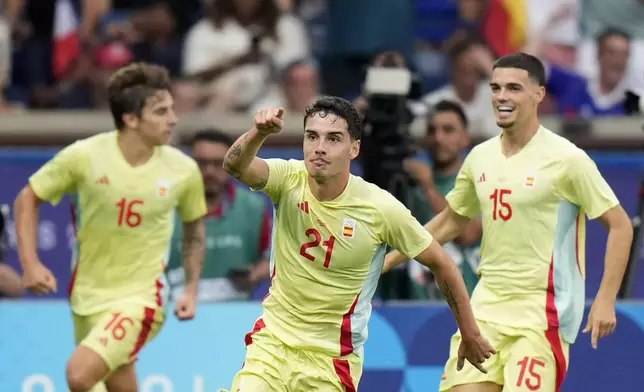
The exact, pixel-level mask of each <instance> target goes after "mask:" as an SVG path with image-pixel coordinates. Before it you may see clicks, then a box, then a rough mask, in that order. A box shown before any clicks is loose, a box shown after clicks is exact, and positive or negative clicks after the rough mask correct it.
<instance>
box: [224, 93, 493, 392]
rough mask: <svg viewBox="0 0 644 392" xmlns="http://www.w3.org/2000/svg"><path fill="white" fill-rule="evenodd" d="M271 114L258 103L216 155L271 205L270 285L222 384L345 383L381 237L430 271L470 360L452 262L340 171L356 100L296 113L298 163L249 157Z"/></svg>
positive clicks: (296, 388)
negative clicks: (300, 116) (299, 117)
mask: <svg viewBox="0 0 644 392" xmlns="http://www.w3.org/2000/svg"><path fill="white" fill-rule="evenodd" d="M282 115H283V109H269V110H261V111H259V112H258V113H257V115H256V117H255V124H254V127H253V128H252V129H251V130H250V131H249V132H247V133H245V134H244V135H242V136H241V137H240V138H239V139H238V140H237V141H236V142H235V144H234V145H233V146H232V147H231V148H230V149H229V150H228V153H227V154H226V157H225V159H224V168H225V169H226V170H227V171H228V172H229V173H230V174H232V175H233V176H235V177H236V178H238V179H239V180H241V181H242V182H243V183H245V184H247V185H249V186H250V187H251V188H253V189H256V190H262V191H263V192H265V193H266V194H268V195H269V196H270V198H271V199H272V201H273V203H274V204H275V210H276V212H275V223H274V235H273V246H272V255H271V260H270V270H271V276H272V285H271V288H270V293H269V294H268V296H267V297H266V298H265V300H264V302H263V307H264V313H263V316H262V317H261V318H260V319H258V320H257V322H256V323H255V327H254V328H253V330H252V332H251V333H249V334H248V335H247V336H246V344H247V355H246V362H245V364H244V368H243V369H242V370H241V371H240V372H239V373H238V374H237V376H236V377H235V380H234V381H233V388H232V391H235V392H269V391H270V392H280V391H282V392H286V391H289V392H310V391H325V392H333V391H342V392H344V391H356V389H357V387H358V382H359V380H360V376H361V374H362V363H363V360H362V357H363V345H364V342H365V340H366V338H367V323H368V321H369V317H370V314H371V304H370V301H371V298H372V296H373V294H374V291H375V290H376V284H377V282H378V278H379V276H380V273H381V270H382V266H383V263H384V256H385V251H386V246H387V244H391V245H394V246H396V247H398V248H400V249H401V250H403V252H405V254H407V255H408V256H410V257H415V258H416V259H417V260H419V261H420V262H421V263H423V264H425V265H427V266H429V267H430V268H431V269H432V270H433V271H434V273H435V274H436V276H437V279H438V281H439V282H440V285H441V287H442V289H443V291H444V293H445V296H446V299H447V302H448V303H449V304H450V306H451V308H452V311H453V312H454V315H455V317H456V320H457V322H458V324H459V326H460V327H461V328H463V329H464V332H463V335H464V337H463V340H462V343H463V345H462V346H461V351H460V352H459V360H460V361H461V362H462V361H464V360H465V359H467V360H468V361H470V362H471V363H473V364H474V365H475V366H477V367H479V368H480V365H479V363H480V362H482V361H483V360H484V359H485V358H486V357H488V356H490V355H491V354H492V350H491V349H490V347H489V345H488V343H487V341H485V340H484V339H481V337H480V335H479V330H478V327H477V325H476V323H475V322H474V319H473V315H472V314H471V310H470V305H469V298H468V294H467V291H466V288H465V285H464V283H463V279H462V278H461V276H460V273H459V271H458V269H457V268H456V266H455V265H454V263H453V261H452V260H451V259H450V258H449V256H448V255H447V253H446V252H445V251H444V250H443V249H442V248H441V246H440V245H438V244H437V243H436V242H435V241H432V237H431V235H429V233H428V232H427V231H426V230H424V229H423V227H422V226H421V225H420V223H418V221H416V220H415V219H414V218H413V217H412V216H411V214H410V212H409V210H407V209H406V208H405V207H404V206H403V205H402V204H401V203H400V202H399V201H398V200H396V199H395V198H394V197H393V196H392V195H391V194H389V193H387V192H386V191H384V190H382V189H380V188H378V187H377V186H375V185H373V184H370V183H368V182H366V181H364V180H363V179H361V178H359V177H355V176H352V175H351V173H350V171H349V169H350V163H351V160H352V159H355V158H356V157H357V156H358V152H359V150H360V136H361V134H362V121H361V119H360V116H359V114H358V113H357V112H356V110H355V108H354V107H353V106H352V105H351V103H349V102H348V101H346V100H344V99H342V98H336V97H324V98H321V99H319V100H318V101H316V102H315V103H314V104H313V105H312V106H310V107H309V108H308V109H307V111H306V113H305V116H304V146H303V147H304V161H299V160H289V161H285V160H281V159H266V160H264V159H261V158H258V157H257V156H256V154H257V151H258V150H259V148H260V146H261V145H262V143H263V142H264V140H265V139H266V138H267V137H268V136H269V135H271V134H274V133H277V132H279V131H280V129H281V128H282V125H283V120H282ZM481 369H482V368H481Z"/></svg>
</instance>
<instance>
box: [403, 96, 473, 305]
mask: <svg viewBox="0 0 644 392" xmlns="http://www.w3.org/2000/svg"><path fill="white" fill-rule="evenodd" d="M427 120H428V121H427V136H426V139H425V142H426V146H427V151H428V153H429V156H430V158H431V160H432V165H433V166H430V165H428V164H427V162H426V161H424V160H421V159H408V160H406V161H405V162H404V164H405V169H406V171H407V173H408V174H409V175H410V176H411V177H412V178H413V179H414V180H415V182H416V184H417V186H415V187H412V188H411V189H410V194H409V196H408V204H407V207H408V208H409V209H410V211H411V212H412V214H413V215H414V217H416V219H418V220H419V221H420V222H423V223H424V222H428V221H430V220H431V219H432V218H433V217H434V215H435V214H437V213H438V212H440V211H442V210H443V209H444V208H445V207H446V206H447V201H446V200H445V195H447V194H448V193H449V191H450V190H452V188H453V187H454V182H455V181H456V175H457V174H458V171H459V170H460V168H461V165H462V164H463V159H464V158H465V154H466V153H467V150H468V148H469V147H470V143H471V140H470V136H469V133H468V130H467V127H468V120H467V117H466V115H465V112H464V111H463V108H462V107H461V106H460V105H459V104H458V103H456V102H452V101H447V100H443V101H440V102H438V103H436V104H435V105H434V107H433V108H432V110H431V111H430V114H429V117H428V119H427ZM481 235H482V228H481V221H480V219H474V220H472V221H471V222H470V224H469V226H468V228H467V229H466V231H465V232H464V234H463V235H462V236H461V237H459V238H458V239H457V240H456V241H454V242H452V243H448V244H444V245H443V247H444V248H445V250H446V251H447V252H448V253H449V254H450V256H451V257H452V259H453V260H454V261H455V262H456V263H457V264H459V268H460V269H461V272H462V273H463V279H464V280H465V284H466V286H467V288H468V290H469V292H470V294H472V291H473V290H474V287H475V286H476V283H477V282H478V275H477V272H476V270H477V268H478V264H479V258H480V256H479V255H480V246H481ZM408 271H409V274H410V277H411V279H412V290H411V291H412V297H413V298H414V299H433V298H436V297H437V296H438V295H440V291H439V290H438V288H437V287H436V286H435V285H434V284H433V280H432V277H431V275H430V272H429V270H428V269H427V268H424V267H423V266H422V265H420V264H419V263H417V262H411V263H409V265H408Z"/></svg>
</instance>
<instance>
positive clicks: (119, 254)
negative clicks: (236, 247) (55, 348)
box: [29, 131, 206, 314]
mask: <svg viewBox="0 0 644 392" xmlns="http://www.w3.org/2000/svg"><path fill="white" fill-rule="evenodd" d="M29 183H30V185H31V187H32V188H33V190H34V192H35V193H36V195H37V196H38V197H39V198H40V199H42V200H47V201H49V202H51V203H52V204H54V205H56V204H58V202H59V201H60V199H61V197H62V196H63V195H64V194H66V193H67V194H72V195H74V198H75V199H76V201H77V202H76V203H75V206H74V209H73V214H72V215H73V216H72V219H73V220H74V223H75V225H76V229H77V250H76V252H75V255H74V261H73V274H72V280H71V283H70V296H71V299H70V300H71V306H72V310H73V311H74V312H75V313H77V314H91V313H94V312H97V311H101V310H104V309H107V308H109V307H110V306H111V305H113V304H114V303H116V302H134V303H140V304H142V305H145V306H155V305H156V306H160V305H162V304H163V303H164V301H165V292H166V290H164V289H165V288H166V287H167V284H166V283H165V282H164V279H165V278H164V275H163V270H164V268H165V264H166V258H167V253H168V250H169V246H170V237H171V235H172V224H173V216H174V215H173V214H174V211H175V208H177V207H178V210H179V213H180V215H181V217H182V219H183V220H184V221H185V222H191V221H194V220H197V219H199V218H201V217H202V216H203V215H205V213H206V202H205V195H204V190H203V181H202V178H201V172H200V171H199V168H198V167H197V164H196V163H195V162H194V161H193V160H192V159H191V158H190V157H188V156H187V155H185V154H183V153H182V152H181V151H179V150H178V149H176V148H174V147H171V146H159V147H157V148H155V151H154V154H153V155H152V157H151V158H150V159H149V161H148V162H146V163H145V164H144V165H141V166H138V167H132V166H130V165H129V164H128V162H127V161H126V160H125V158H124V157H123V155H122V154H121V150H120V149H119V147H118V144H117V132H116V131H114V132H107V133H102V134H99V135H96V136H93V137H90V138H88V139H84V140H81V141H78V142H76V143H74V144H72V145H70V146H68V147H66V148H64V149H63V150H61V151H60V152H59V153H58V154H56V156H55V157H54V158H53V159H52V160H51V161H49V162H47V163H46V164H45V165H44V166H43V167H42V168H40V170H38V171H37V172H36V173H35V174H34V175H33V176H31V178H30V179H29Z"/></svg>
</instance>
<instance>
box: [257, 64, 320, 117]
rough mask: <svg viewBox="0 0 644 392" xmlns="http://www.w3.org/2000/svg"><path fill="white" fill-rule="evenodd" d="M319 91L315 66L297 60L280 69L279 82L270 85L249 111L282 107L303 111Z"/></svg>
mask: <svg viewBox="0 0 644 392" xmlns="http://www.w3.org/2000/svg"><path fill="white" fill-rule="evenodd" d="M319 93H320V91H319V88H318V72H317V69H316V68H315V66H314V65H313V64H311V63H310V62H307V61H297V62H295V63H293V64H291V65H289V66H287V67H286V68H285V69H284V71H282V75H281V77H280V84H279V85H275V86H273V87H271V89H270V91H269V92H268V94H266V95H265V96H264V97H262V98H261V99H260V100H259V101H257V102H255V104H254V105H253V106H252V108H251V111H252V112H257V111H259V110H260V109H264V108H277V107H283V108H284V109H286V111H288V112H296V113H304V110H305V109H306V108H307V107H308V106H309V105H310V104H312V103H313V102H314V101H315V100H316V99H317V98H318V97H319V95H320V94H319Z"/></svg>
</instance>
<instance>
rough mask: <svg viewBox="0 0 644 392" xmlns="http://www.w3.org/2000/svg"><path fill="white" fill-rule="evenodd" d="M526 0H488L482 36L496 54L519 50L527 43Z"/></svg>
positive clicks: (500, 54)
mask: <svg viewBox="0 0 644 392" xmlns="http://www.w3.org/2000/svg"><path fill="white" fill-rule="evenodd" d="M525 1H526V0H490V3H489V6H488V12H487V14H486V16H485V18H484V20H483V25H482V30H483V36H484V37H485V41H486V42H487V44H488V46H489V47H490V48H491V49H492V52H494V54H495V55H497V56H505V55H506V54H510V53H515V52H520V51H521V50H522V49H523V47H525V45H526V43H527V36H528V14H527V8H526V4H525Z"/></svg>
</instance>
